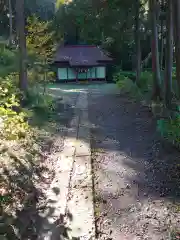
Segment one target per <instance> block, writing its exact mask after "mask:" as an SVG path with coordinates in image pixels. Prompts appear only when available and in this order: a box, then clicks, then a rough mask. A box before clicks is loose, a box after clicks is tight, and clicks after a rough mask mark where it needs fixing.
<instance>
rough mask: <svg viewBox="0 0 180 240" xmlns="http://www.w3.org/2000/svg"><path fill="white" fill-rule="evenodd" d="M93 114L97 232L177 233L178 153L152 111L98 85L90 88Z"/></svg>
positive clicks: (135, 238) (163, 239)
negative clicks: (163, 138)
mask: <svg viewBox="0 0 180 240" xmlns="http://www.w3.org/2000/svg"><path fill="white" fill-rule="evenodd" d="M89 117H90V122H91V125H92V129H91V135H92V142H91V144H92V160H93V168H94V190H95V196H94V199H95V215H96V230H97V238H98V239H113V240H116V239H117V240H119V239H122V240H124V239H126V240H142V239H146V240H147V239H148V240H150V239H152V240H167V239H179V238H180V234H179V235H178V233H177V232H178V227H180V167H179V166H180V165H179V164H180V159H179V156H180V154H179V152H177V151H176V150H175V149H174V148H172V147H170V146H169V145H168V144H164V143H163V142H162V141H161V140H160V137H159V134H158V133H157V131H156V122H155V120H154V119H153V117H152V114H151V112H149V110H148V108H146V107H143V106H141V105H140V104H138V103H133V102H132V101H131V100H130V99H128V97H125V96H121V95H120V94H118V93H117V92H116V93H114V92H113V91H112V87H111V89H110V90H109V91H108V89H106V91H104V89H103V87H102V88H101V87H100V88H99V89H98V90H97V89H96V90H91V91H89ZM178 237H179V238H178Z"/></svg>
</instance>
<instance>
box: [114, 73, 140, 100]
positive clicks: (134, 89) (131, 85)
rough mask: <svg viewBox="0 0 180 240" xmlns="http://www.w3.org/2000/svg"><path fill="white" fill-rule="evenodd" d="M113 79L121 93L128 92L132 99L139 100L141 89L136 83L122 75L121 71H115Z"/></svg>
mask: <svg viewBox="0 0 180 240" xmlns="http://www.w3.org/2000/svg"><path fill="white" fill-rule="evenodd" d="M113 79H114V81H115V82H116V83H117V86H118V87H119V89H120V90H121V92H122V93H125V94H128V95H129V96H130V97H131V98H132V99H134V100H140V99H141V98H142V93H141V90H140V89H139V87H138V86H137V84H136V83H135V82H133V81H132V80H131V79H129V78H128V77H126V76H124V75H123V74H122V72H119V73H116V74H115V75H114V78H113Z"/></svg>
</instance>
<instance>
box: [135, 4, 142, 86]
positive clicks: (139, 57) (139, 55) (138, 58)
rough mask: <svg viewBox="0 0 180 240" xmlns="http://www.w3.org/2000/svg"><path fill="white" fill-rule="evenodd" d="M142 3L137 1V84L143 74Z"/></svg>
mask: <svg viewBox="0 0 180 240" xmlns="http://www.w3.org/2000/svg"><path fill="white" fill-rule="evenodd" d="M139 15H140V1H139V0H136V1H135V42H136V82H138V81H139V79H140V74H141V37H140V36H141V33H140V16H139Z"/></svg>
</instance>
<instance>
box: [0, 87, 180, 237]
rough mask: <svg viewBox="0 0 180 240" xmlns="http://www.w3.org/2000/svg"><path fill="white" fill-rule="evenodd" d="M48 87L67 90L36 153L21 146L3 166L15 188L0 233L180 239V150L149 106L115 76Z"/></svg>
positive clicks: (58, 94)
mask: <svg viewBox="0 0 180 240" xmlns="http://www.w3.org/2000/svg"><path fill="white" fill-rule="evenodd" d="M49 93H50V94H51V95H52V96H53V97H54V98H57V99H58V98H59V97H62V98H63V101H61V103H60V105H59V108H58V109H57V111H58V115H59V124H58V126H56V128H57V129H56V131H55V132H51V134H49V135H47V136H46V138H44V137H43V138H42V141H41V155H40V157H38V159H36V161H34V160H35V159H32V155H29V154H28V155H27V154H26V152H25V153H24V152H23V153H22V156H19V155H18V157H14V155H13V156H12V154H11V158H12V159H13V161H14V164H13V166H14V169H13V170H10V171H6V170H7V167H6V166H4V170H5V171H4V172H3V177H5V178H6V179H8V182H10V183H12V185H11V188H12V191H14V193H13V192H12V194H16V193H17V194H16V195H17V196H16V199H15V201H14V202H12V204H11V208H10V209H9V211H8V209H5V208H4V206H2V207H1V209H2V210H3V213H4V214H3V217H4V216H5V217H6V220H8V221H7V223H8V224H7V226H6V227H4V225H2V221H3V218H2V217H1V218H0V237H1V236H5V235H4V233H5V232H7V231H8V234H6V237H4V238H2V239H4V240H9V239H17V240H18V239H21V240H27V239H30V240H33V239H34V240H35V239H39V240H41V239H46V240H67V239H74V240H78V239H79V240H81V239H84V240H85V239H86V240H90V239H94V238H95V237H96V239H98V240H102V239H105V240H111V239H112V240H116V239H117V240H119V239H122V240H143V239H144V240H145V239H146V240H148V239H149V240H150V239H151V240H173V239H179V238H180V234H179V235H178V231H180V230H179V229H178V227H179V226H180V159H179V152H178V151H177V150H176V149H174V148H173V147H171V146H169V145H168V144H164V142H163V141H162V140H161V139H160V137H159V134H158V133H157V131H156V121H155V119H154V118H153V116H152V113H151V112H150V111H149V108H146V107H145V106H142V105H141V104H140V103H138V102H136V103H135V102H133V101H132V100H131V99H129V98H128V97H127V96H123V95H121V94H120V93H119V90H118V88H117V87H116V85H115V84H92V85H87V84H84V85H83V84H79V85H77V84H73V85H65V84H64V85H58V86H56V85H52V86H49ZM19 148H20V149H22V148H21V146H20V147H19ZM19 148H17V147H15V148H14V149H13V148H12V147H11V150H14V152H15V153H17V152H18V154H19ZM33 149H34V148H33ZM24 156H26V158H25V159H26V162H25V163H24V162H23V161H22V160H23V159H24ZM30 156H31V159H29V157H30ZM33 156H34V155H33ZM2 159H4V155H3V158H2ZM3 161H4V160H3ZM17 165H18V168H17ZM22 173H23V174H22ZM27 183H28V185H27ZM14 186H16V188H14ZM22 190H23V191H22ZM22 193H23V194H24V195H23V196H21V195H18V194H22ZM18 197H19V198H22V199H23V204H22V203H21V205H18V204H19V202H18ZM5 207H6V206H5ZM13 208H14V209H15V210H16V211H15V213H14V215H13V214H12V211H11V209H13ZM6 215H8V216H6ZM12 215H13V216H12ZM12 220H13V221H12ZM95 235H96V236H95Z"/></svg>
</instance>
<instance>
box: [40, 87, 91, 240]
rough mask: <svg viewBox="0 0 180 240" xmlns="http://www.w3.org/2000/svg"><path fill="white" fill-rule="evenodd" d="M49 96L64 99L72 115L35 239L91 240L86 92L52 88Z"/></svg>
mask: <svg viewBox="0 0 180 240" xmlns="http://www.w3.org/2000/svg"><path fill="white" fill-rule="evenodd" d="M50 93H51V94H52V95H54V96H55V97H59V96H63V101H64V104H65V105H67V106H68V107H71V108H73V109H74V114H73V118H72V119H71V121H70V123H69V126H68V128H67V131H66V134H65V140H64V147H63V151H62V152H60V153H57V161H56V165H55V176H54V180H53V182H52V183H51V186H50V188H49V190H48V192H47V194H46V195H47V196H46V197H47V202H48V204H47V205H46V208H45V209H44V210H43V211H42V212H41V214H40V216H41V218H42V219H44V220H43V222H42V223H41V224H42V227H41V230H40V233H39V238H38V239H47V240H58V239H60V240H61V239H87V240H89V239H94V237H95V224H94V222H95V221H94V206H93V192H92V191H93V187H92V169H91V150H90V128H89V122H88V99H87V97H88V96H87V89H82V90H81V89H80V88H77V89H73V88H72V86H64V88H63V87H62V86H61V87H59V86H58V87H57V88H56V86H53V87H51V88H50ZM49 209H51V210H52V211H51V212H50V211H49ZM47 212H48V213H50V214H47Z"/></svg>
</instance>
